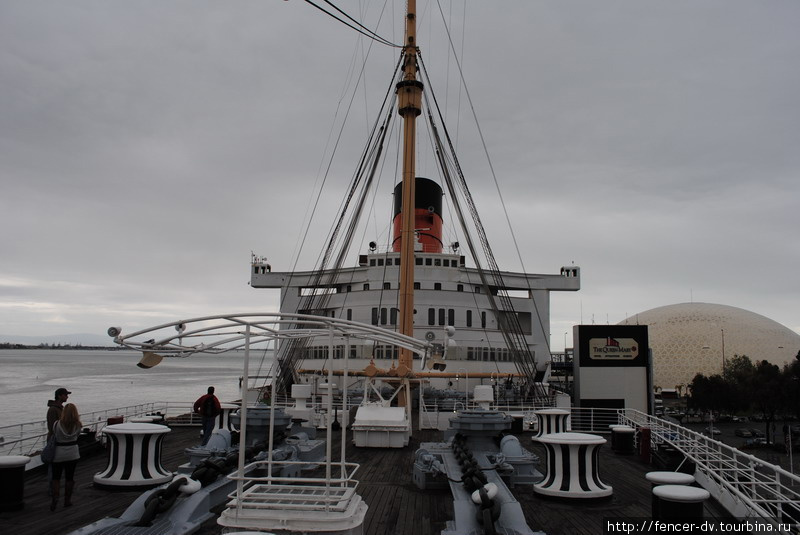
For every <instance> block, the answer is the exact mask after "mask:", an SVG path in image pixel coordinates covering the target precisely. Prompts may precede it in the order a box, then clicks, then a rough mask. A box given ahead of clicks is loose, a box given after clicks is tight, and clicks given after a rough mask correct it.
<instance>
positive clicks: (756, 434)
mask: <svg viewBox="0 0 800 535" xmlns="http://www.w3.org/2000/svg"><path fill="white" fill-rule="evenodd" d="M749 431H750V434H751V435H752V436H754V437H763V436H764V431H761V430H759V429H756V428H754V427H751V428H750V429H749Z"/></svg>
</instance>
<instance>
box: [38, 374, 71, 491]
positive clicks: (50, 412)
mask: <svg viewBox="0 0 800 535" xmlns="http://www.w3.org/2000/svg"><path fill="white" fill-rule="evenodd" d="M70 394H72V392H70V391H69V390H67V389H66V388H63V387H62V388H59V389H57V390H56V393H55V395H54V396H53V399H50V400H48V401H47V439H45V441H47V440H50V436H51V435H52V434H53V424H55V423H56V422H57V421H58V419H59V418H61V411H62V410H63V409H64V403H66V402H67V398H68V397H69V395H70ZM47 495H48V496H52V495H53V465H52V464H48V465H47Z"/></svg>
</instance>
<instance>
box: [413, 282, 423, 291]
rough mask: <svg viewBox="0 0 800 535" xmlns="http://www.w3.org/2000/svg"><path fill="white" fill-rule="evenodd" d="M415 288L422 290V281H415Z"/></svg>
mask: <svg viewBox="0 0 800 535" xmlns="http://www.w3.org/2000/svg"><path fill="white" fill-rule="evenodd" d="M414 289H415V290H420V289H422V285H421V284H420V283H418V282H415V283H414Z"/></svg>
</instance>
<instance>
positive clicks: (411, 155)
mask: <svg viewBox="0 0 800 535" xmlns="http://www.w3.org/2000/svg"><path fill="white" fill-rule="evenodd" d="M416 11H417V2H416V0H408V11H407V13H406V40H405V48H404V51H403V54H404V63H403V80H402V81H400V82H399V83H398V84H397V87H396V91H397V112H398V113H399V114H400V116H402V117H403V199H402V205H401V206H402V208H401V209H402V230H401V235H400V303H399V305H400V318H399V319H400V333H401V334H405V335H407V336H414V244H415V242H416V240H415V228H414V206H415V202H414V199H415V190H416V188H415V179H416V154H415V145H416V136H417V131H416V129H417V124H416V123H417V116H418V115H419V114H420V113H421V112H422V87H423V86H422V82H420V81H419V80H417V16H416ZM412 366H413V357H412V353H411V352H410V351H409V350H408V349H404V348H401V350H400V358H399V363H398V367H397V375H398V376H400V377H407V376H408V375H409V374H410V373H411V371H412Z"/></svg>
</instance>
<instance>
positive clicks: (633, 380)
mask: <svg viewBox="0 0 800 535" xmlns="http://www.w3.org/2000/svg"><path fill="white" fill-rule="evenodd" d="M573 336H574V338H573V339H574V340H576V342H577V343H576V345H575V396H574V397H575V404H576V406H579V407H598V408H600V407H602V408H619V409H622V408H628V409H637V410H640V411H642V412H647V413H650V412H651V409H652V402H651V399H650V397H651V396H650V393H651V391H652V382H653V379H652V376H653V374H652V361H651V358H650V351H649V345H648V339H647V326H646V325H577V326H575V327H574V333H573Z"/></svg>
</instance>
